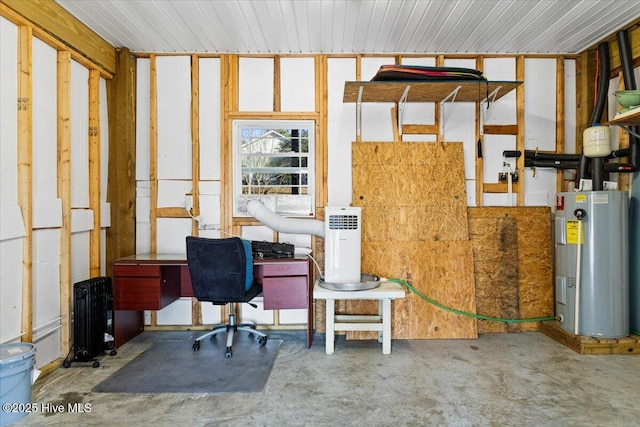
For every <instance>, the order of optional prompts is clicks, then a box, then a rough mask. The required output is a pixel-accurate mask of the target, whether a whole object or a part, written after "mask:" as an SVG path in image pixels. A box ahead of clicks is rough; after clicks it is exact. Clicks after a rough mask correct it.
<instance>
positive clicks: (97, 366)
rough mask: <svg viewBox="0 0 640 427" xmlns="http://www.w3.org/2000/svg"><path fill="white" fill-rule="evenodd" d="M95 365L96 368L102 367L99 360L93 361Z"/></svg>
mask: <svg viewBox="0 0 640 427" xmlns="http://www.w3.org/2000/svg"><path fill="white" fill-rule="evenodd" d="M91 366H93V367H94V368H99V367H100V362H98V361H97V360H96V361H95V362H93V365H91Z"/></svg>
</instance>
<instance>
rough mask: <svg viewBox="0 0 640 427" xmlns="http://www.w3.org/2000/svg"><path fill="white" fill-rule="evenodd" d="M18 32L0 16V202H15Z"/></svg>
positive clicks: (8, 203) (16, 181) (0, 203)
mask: <svg viewBox="0 0 640 427" xmlns="http://www.w3.org/2000/svg"><path fill="white" fill-rule="evenodd" d="M17 63H18V34H17V27H16V26H15V25H14V24H13V23H11V22H9V21H7V20H6V19H4V18H2V17H0V70H2V73H1V74H0V77H1V78H0V152H1V153H2V155H1V156H0V182H2V185H1V186H0V205H5V204H7V205H15V204H17V203H18V145H17V141H18V111H17V109H16V99H17V98H18V86H17V84H16V82H17V81H18V67H17V66H16V64H17Z"/></svg>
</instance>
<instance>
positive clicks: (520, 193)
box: [516, 55, 525, 206]
mask: <svg viewBox="0 0 640 427" xmlns="http://www.w3.org/2000/svg"><path fill="white" fill-rule="evenodd" d="M524 77H525V76H524V56H522V55H520V56H517V57H516V80H517V81H521V82H523V81H524ZM516 117H517V123H518V135H517V136H516V150H518V151H520V152H521V153H523V154H524V146H525V144H524V141H525V135H524V85H520V86H518V87H517V88H516ZM516 170H517V171H518V172H520V174H521V175H522V174H523V171H524V155H522V156H520V157H518V158H517V159H516ZM516 193H517V203H516V205H517V206H524V186H523V185H522V186H518V188H517V190H516Z"/></svg>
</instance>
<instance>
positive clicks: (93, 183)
mask: <svg viewBox="0 0 640 427" xmlns="http://www.w3.org/2000/svg"><path fill="white" fill-rule="evenodd" d="M88 135H89V209H91V210H92V211H93V228H92V229H91V231H90V233H89V235H90V236H89V275H90V277H97V276H100V271H101V269H100V267H101V252H102V250H101V244H100V242H101V236H102V233H101V231H102V230H101V226H100V223H101V218H100V212H101V209H100V208H101V204H102V202H101V199H102V197H101V194H100V193H101V191H100V188H101V186H102V185H101V182H102V180H101V175H100V73H99V72H98V71H96V70H89V132H88Z"/></svg>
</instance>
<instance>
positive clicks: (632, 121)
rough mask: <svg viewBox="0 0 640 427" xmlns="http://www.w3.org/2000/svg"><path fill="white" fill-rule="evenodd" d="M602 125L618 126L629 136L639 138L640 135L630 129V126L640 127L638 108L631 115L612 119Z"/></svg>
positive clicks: (639, 109) (639, 110) (639, 111)
mask: <svg viewBox="0 0 640 427" xmlns="http://www.w3.org/2000/svg"><path fill="white" fill-rule="evenodd" d="M604 124H605V125H615V126H620V127H621V128H623V129H624V130H626V131H627V132H629V133H630V134H631V135H633V136H635V137H637V138H640V134H638V133H637V132H634V131H633V129H632V126H640V108H638V111H636V112H634V113H633V114H625V115H624V116H623V117H618V118H617V119H616V118H614V119H613V120H609V121H608V122H606V123H604Z"/></svg>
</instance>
